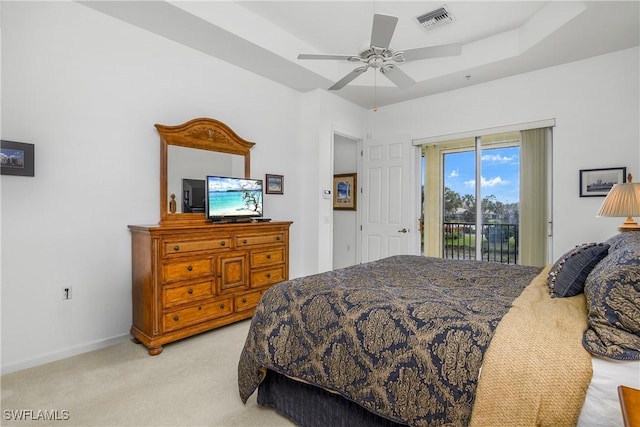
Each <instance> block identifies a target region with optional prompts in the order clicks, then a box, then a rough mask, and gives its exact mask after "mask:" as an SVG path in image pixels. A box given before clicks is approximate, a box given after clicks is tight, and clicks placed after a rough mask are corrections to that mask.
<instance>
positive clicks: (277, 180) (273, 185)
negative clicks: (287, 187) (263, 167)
mask: <svg viewBox="0 0 640 427" xmlns="http://www.w3.org/2000/svg"><path fill="white" fill-rule="evenodd" d="M265 181H266V182H267V186H266V190H265V191H266V193H267V194H284V176H282V175H271V174H267V175H266V178H265Z"/></svg>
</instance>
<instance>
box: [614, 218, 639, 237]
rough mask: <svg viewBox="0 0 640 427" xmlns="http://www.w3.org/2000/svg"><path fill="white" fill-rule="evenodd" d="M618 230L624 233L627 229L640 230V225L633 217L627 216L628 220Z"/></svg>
mask: <svg viewBox="0 0 640 427" xmlns="http://www.w3.org/2000/svg"><path fill="white" fill-rule="evenodd" d="M618 230H619V231H620V232H621V233H623V232H625V231H640V225H638V223H637V222H636V221H635V220H634V219H633V218H631V217H627V220H626V221H625V222H624V223H623V224H621V225H620V227H618Z"/></svg>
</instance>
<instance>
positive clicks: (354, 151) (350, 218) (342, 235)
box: [333, 133, 359, 270]
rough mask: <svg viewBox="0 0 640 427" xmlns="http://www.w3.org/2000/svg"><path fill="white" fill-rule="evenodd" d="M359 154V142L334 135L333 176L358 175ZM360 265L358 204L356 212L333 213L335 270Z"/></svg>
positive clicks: (338, 211) (340, 211)
mask: <svg viewBox="0 0 640 427" xmlns="http://www.w3.org/2000/svg"><path fill="white" fill-rule="evenodd" d="M358 154H359V141H358V140H356V139H352V138H349V137H346V136H343V135H340V134H337V133H334V135H333V174H334V175H338V174H350V173H357V171H358V158H359V156H358ZM356 178H357V175H356ZM354 190H358V189H357V188H356V189H354ZM333 191H335V189H333ZM356 196H357V195H356ZM358 263H359V247H358V210H357V204H356V210H334V211H333V269H334V270H335V269H337V268H343V267H348V266H350V265H355V264H358Z"/></svg>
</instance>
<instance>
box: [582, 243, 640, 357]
mask: <svg viewBox="0 0 640 427" xmlns="http://www.w3.org/2000/svg"><path fill="white" fill-rule="evenodd" d="M628 233H635V232H628ZM584 294H585V297H586V300H587V308H588V310H589V317H588V324H589V327H588V329H587V331H586V332H585V333H584V336H583V339H582V345H583V346H584V348H585V349H586V350H587V351H589V352H590V353H592V354H595V355H599V356H603V357H607V358H610V359H616V360H640V243H632V244H629V245H627V246H624V247H618V248H617V249H616V250H615V251H611V252H609V255H608V256H607V257H606V258H605V259H603V260H602V261H601V262H600V263H599V264H598V265H597V266H596V267H595V268H594V269H593V271H592V272H591V274H589V277H587V281H586V283H585V287H584Z"/></svg>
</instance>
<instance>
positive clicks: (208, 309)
mask: <svg viewBox="0 0 640 427" xmlns="http://www.w3.org/2000/svg"><path fill="white" fill-rule="evenodd" d="M232 309H233V306H232V304H231V299H225V300H220V301H215V302H208V303H205V304H199V305H195V306H192V307H187V308H183V309H181V310H176V311H172V312H170V313H166V314H165V315H164V318H163V327H164V331H165V332H168V331H173V330H176V329H180V328H184V327H185V326H189V325H193V324H196V323H201V322H205V321H207V320H211V319H215V318H218V317H222V316H226V315H227V314H230V313H231V310H232Z"/></svg>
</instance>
